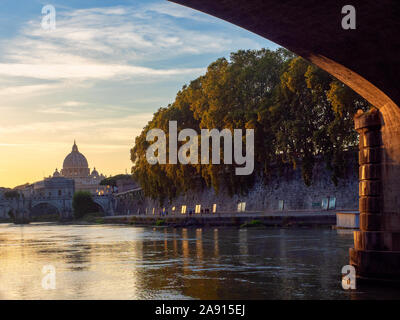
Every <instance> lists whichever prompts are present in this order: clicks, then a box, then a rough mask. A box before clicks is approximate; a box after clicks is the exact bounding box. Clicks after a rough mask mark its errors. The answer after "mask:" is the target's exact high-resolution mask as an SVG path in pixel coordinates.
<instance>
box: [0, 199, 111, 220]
mask: <svg viewBox="0 0 400 320" xmlns="http://www.w3.org/2000/svg"><path fill="white" fill-rule="evenodd" d="M92 199H93V201H94V202H95V203H96V204H97V205H98V206H99V208H100V209H101V211H103V212H104V214H105V215H106V216H111V215H114V212H115V207H116V201H115V199H114V197H113V196H112V195H103V196H93V197H92ZM40 205H48V206H50V207H52V208H55V209H56V211H57V213H58V215H59V217H60V219H62V220H68V219H72V218H73V207H72V197H65V196H48V197H30V198H23V197H20V198H19V199H10V200H3V201H1V202H0V206H1V207H2V209H3V211H4V212H12V214H13V215H14V219H15V221H16V222H19V223H23V222H28V221H29V220H30V218H31V214H32V211H33V209H34V208H35V207H37V206H40Z"/></svg>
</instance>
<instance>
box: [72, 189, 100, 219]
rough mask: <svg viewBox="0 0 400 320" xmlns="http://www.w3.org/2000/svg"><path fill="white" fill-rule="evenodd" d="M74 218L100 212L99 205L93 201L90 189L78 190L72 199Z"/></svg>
mask: <svg viewBox="0 0 400 320" xmlns="http://www.w3.org/2000/svg"><path fill="white" fill-rule="evenodd" d="M72 208H73V209H74V218H75V219H80V218H82V217H83V216H84V215H85V214H88V213H95V212H98V211H99V209H98V206H97V204H96V203H95V202H94V201H93V199H92V195H91V194H90V192H88V191H77V192H75V193H74V197H73V199H72Z"/></svg>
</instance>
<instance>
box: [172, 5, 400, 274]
mask: <svg viewBox="0 0 400 320" xmlns="http://www.w3.org/2000/svg"><path fill="white" fill-rule="evenodd" d="M170 1H171V2H176V3H178V4H181V5H185V6H187V7H190V8H193V9H196V10H199V11H202V12H204V13H207V14H210V15H212V16H215V17H217V18H220V19H223V20H225V21H228V22H230V23H233V24H235V25H238V26H240V27H242V28H244V29H246V30H249V31H252V32H254V33H256V34H258V35H260V36H262V37H264V38H266V39H269V40H271V41H273V42H275V43H277V44H279V45H281V46H283V47H285V48H287V49H289V50H290V51H292V52H294V53H296V54H297V55H299V56H301V57H303V58H304V59H306V60H308V61H310V62H312V63H314V64H315V65H317V66H318V67H320V68H321V69H323V70H325V71H327V72H328V73H330V74H331V75H332V76H334V77H335V78H337V79H338V80H340V81H341V82H343V83H344V84H346V85H347V86H349V87H350V88H352V89H353V90H354V91H355V92H357V93H358V94H360V95H361V96H362V97H363V98H365V99H366V100H367V101H369V102H370V103H371V104H372V105H374V106H375V107H376V108H378V109H379V112H372V113H366V114H363V115H362V114H358V115H356V119H355V122H356V127H357V129H358V131H359V132H360V138H361V139H360V159H361V160H360V169H361V170H360V173H362V174H360V189H359V195H360V205H359V207H360V213H361V214H360V232H358V233H356V234H355V242H354V249H352V250H351V251H350V256H351V259H350V262H351V264H353V265H354V266H355V267H356V270H357V274H358V275H359V276H362V277H363V278H371V279H385V280H387V279H391V280H394V279H396V280H398V281H400V245H399V242H398V239H399V237H398V234H399V232H400V197H399V193H400V181H399V180H398V177H399V176H400V90H399V88H398V86H399V85H398V81H397V78H398V74H399V72H400V63H399V48H400V37H398V34H399V32H400V20H399V19H398V15H399V9H400V7H399V5H398V1H397V0H381V1H379V2H378V1H375V0H354V1H353V2H352V5H353V6H354V7H355V8H356V11H357V21H359V23H358V25H357V27H356V29H355V30H351V31H349V30H344V29H343V28H341V26H340V25H341V19H342V17H343V16H342V15H341V12H342V7H343V6H344V5H346V4H347V3H345V2H344V1H338V0H326V1H320V2H318V1H314V0H302V1H299V0H289V1H285V2H280V1H276V0H224V1H215V0H170ZM372 138H373V139H372ZM375 149H376V150H375ZM371 150H372V151H371ZM372 153H373V154H374V155H375V157H374V158H373V157H372V156H371V155H372ZM361 186H364V187H361Z"/></svg>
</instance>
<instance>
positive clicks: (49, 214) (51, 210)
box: [30, 202, 61, 221]
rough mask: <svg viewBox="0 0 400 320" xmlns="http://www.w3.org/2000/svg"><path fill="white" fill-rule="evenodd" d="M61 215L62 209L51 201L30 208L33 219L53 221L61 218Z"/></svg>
mask: <svg viewBox="0 0 400 320" xmlns="http://www.w3.org/2000/svg"><path fill="white" fill-rule="evenodd" d="M60 217H61V211H60V209H59V208H58V207H57V206H55V205H53V204H51V203H49V202H40V203H38V204H35V205H34V206H33V207H32V208H31V210H30V220H31V221H53V220H59V219H60Z"/></svg>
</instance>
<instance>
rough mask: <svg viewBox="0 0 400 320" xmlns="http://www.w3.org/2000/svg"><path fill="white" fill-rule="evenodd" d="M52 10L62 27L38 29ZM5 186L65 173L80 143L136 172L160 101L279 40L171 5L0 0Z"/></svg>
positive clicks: (89, 154) (0, 181)
mask: <svg viewBox="0 0 400 320" xmlns="http://www.w3.org/2000/svg"><path fill="white" fill-rule="evenodd" d="M46 4H51V5H53V6H54V7H55V8H56V12H57V18H56V30H44V29H42V27H41V20H42V13H41V11H42V7H43V6H44V5H46ZM1 8H2V11H1V13H0V98H1V103H0V155H1V156H0V187H14V186H16V185H20V184H23V183H26V182H34V181H38V180H41V179H42V178H43V177H44V176H48V175H50V174H52V173H53V171H54V170H55V168H58V169H60V168H61V166H62V162H63V160H64V158H65V156H66V155H67V154H68V153H69V152H70V151H71V148H72V144H73V141H74V139H76V141H77V144H78V147H79V150H80V151H81V152H82V153H83V154H84V155H85V156H86V158H87V159H88V161H89V166H90V167H91V168H93V167H94V166H95V167H96V169H97V170H98V171H99V172H101V173H104V174H106V175H110V174H117V173H123V172H125V170H128V172H130V167H131V163H130V158H129V157H130V155H129V150H130V148H131V147H132V146H133V143H134V138H135V136H137V135H138V134H139V133H140V131H141V129H142V128H143V126H145V125H146V123H147V122H148V121H149V120H150V119H151V117H152V114H153V112H154V111H156V110H157V109H158V108H159V107H163V106H167V105H168V103H171V102H172V101H173V100H174V97H175V94H176V92H177V91H178V90H179V89H180V88H181V87H182V85H184V84H185V83H188V82H189V81H190V80H192V79H194V78H196V77H198V76H199V75H201V74H202V73H204V72H205V69H206V67H207V66H208V64H209V63H211V62H212V61H214V60H215V59H217V58H219V57H223V56H225V57H229V53H230V52H232V51H236V50H238V49H259V48H262V47H267V48H271V49H275V48H276V47H277V46H276V45H275V44H273V43H271V42H269V41H267V40H265V39H263V38H261V37H258V36H256V35H254V34H252V33H250V32H248V31H245V30H243V29H241V28H239V27H236V26H233V25H231V24H229V23H227V22H224V21H221V20H218V19H216V18H213V17H210V16H208V15H205V14H202V13H199V12H196V11H194V10H191V9H187V8H185V7H182V6H179V5H176V4H173V3H169V2H167V1H133V0H132V1H127V0H125V1H98V0H96V1H94V0H92V1H83V0H79V1H78V0H73V1H71V0H69V1H66V0H65V1H52V2H44V1H37V0H35V1H32V0H18V1H15V0H2V1H1Z"/></svg>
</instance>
